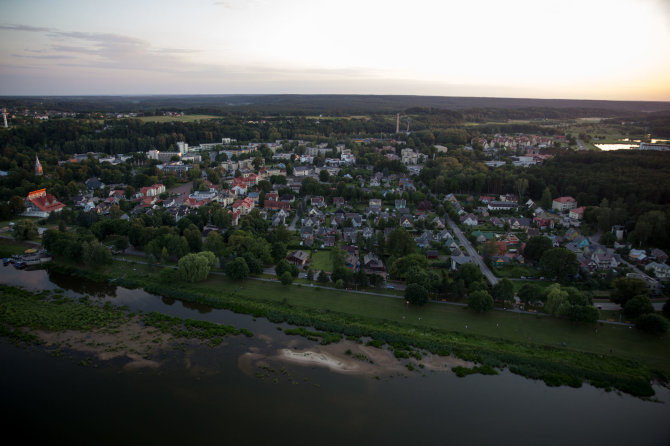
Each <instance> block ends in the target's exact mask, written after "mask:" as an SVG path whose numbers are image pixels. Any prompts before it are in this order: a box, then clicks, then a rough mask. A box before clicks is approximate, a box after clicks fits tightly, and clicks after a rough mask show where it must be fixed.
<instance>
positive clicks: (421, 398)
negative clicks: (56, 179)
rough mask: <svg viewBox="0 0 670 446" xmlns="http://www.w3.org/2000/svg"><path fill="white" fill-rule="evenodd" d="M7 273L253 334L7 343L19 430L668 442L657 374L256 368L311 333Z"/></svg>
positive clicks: (307, 438)
mask: <svg viewBox="0 0 670 446" xmlns="http://www.w3.org/2000/svg"><path fill="white" fill-rule="evenodd" d="M0 281H1V282H3V283H13V284H17V285H19V284H20V285H23V286H25V287H26V288H31V289H44V288H53V287H60V288H63V289H66V290H68V291H67V294H72V295H77V294H79V293H80V292H86V293H89V294H94V295H97V296H99V297H101V298H106V299H110V300H112V301H114V302H116V303H119V304H127V305H129V306H130V307H131V308H134V309H140V308H143V309H145V310H160V311H162V312H165V313H169V314H175V315H180V316H187V317H191V318H203V319H208V320H216V321H220V322H225V323H230V324H234V325H236V326H244V327H248V328H250V329H251V330H252V331H254V333H255V334H256V335H257V336H254V337H253V338H244V337H232V338H227V340H226V343H225V344H224V345H221V346H219V347H216V348H214V349H212V348H209V347H206V346H203V347H199V348H195V349H187V350H186V351H181V350H175V351H169V352H166V353H164V354H163V356H162V357H161V358H160V359H161V361H162V365H161V367H159V368H157V369H141V370H126V369H124V368H123V364H124V363H125V362H124V361H123V360H120V359H118V360H113V361H108V362H104V361H96V360H94V361H93V364H95V365H97V367H96V368H94V367H90V366H89V367H83V366H81V365H79V362H80V360H81V359H82V358H84V357H86V355H84V354H78V353H76V352H66V354H65V355H64V356H59V357H53V356H51V355H50V354H49V353H48V352H46V351H45V350H43V349H41V348H37V349H23V348H18V347H15V346H12V345H8V344H7V343H0V383H1V384H0V386H1V394H0V395H1V399H0V401H1V407H2V414H1V417H2V418H0V419H1V420H2V425H4V428H3V431H4V432H3V433H4V436H5V438H10V434H11V433H14V432H16V433H18V434H19V435H20V436H19V439H20V443H22V444H24V443H35V442H40V443H49V444H62V443H67V444H87V445H96V444H139V443H143V444H181V445H190V444H201V443H212V444H261V445H264V444H280V445H282V444H296V445H298V444H299V445H302V444H309V445H323V444H326V445H331V444H332V445H341V444H391V445H396V444H403V445H407V444H414V445H424V444H426V445H433V444H434V445H446V444H455V445H460V444H475V445H478V444H501V445H508V444H509V445H526V444H528V445H538V444H541V445H565V444H570V445H580V444H584V445H587V444H588V445H591V446H593V445H623V444H626V445H631V444H633V445H668V444H670V422H669V420H670V392H669V391H668V390H667V389H664V388H660V387H656V389H655V390H656V392H657V396H656V398H657V400H658V401H657V402H652V401H643V400H640V399H637V398H634V397H630V396H626V395H619V394H617V393H615V392H610V393H607V392H604V391H602V390H599V389H596V388H593V387H590V386H583V387H582V388H580V389H572V388H568V387H560V388H549V387H547V386H545V385H544V383H542V382H538V381H533V380H527V379H525V378H523V377H519V376H516V375H512V374H510V373H508V372H504V373H502V374H501V375H499V376H480V375H473V376H469V377H466V378H458V377H456V376H455V375H453V374H451V373H427V374H425V376H422V375H421V374H419V373H416V372H414V373H411V374H410V373H409V372H408V374H407V375H408V377H405V376H398V375H395V376H394V377H389V376H384V377H383V378H382V379H381V380H375V379H372V378H369V377H362V376H352V375H342V374H337V373H334V372H331V371H329V370H327V369H323V368H319V367H304V366H299V365H290V364H288V363H282V364H278V363H274V364H273V367H274V368H275V369H276V370H275V372H273V373H270V374H266V376H264V377H263V378H259V377H258V376H257V373H258V370H250V369H249V368H248V367H243V366H241V365H240V364H241V363H240V357H241V356H242V355H243V354H244V353H246V352H248V351H249V350H250V349H258V350H259V351H268V349H276V348H283V347H286V345H287V344H288V343H289V342H298V344H299V346H301V347H304V346H307V345H309V342H308V341H305V340H302V339H300V340H297V338H293V337H287V336H285V335H283V334H282V333H281V332H278V331H277V330H276V328H275V326H274V324H270V323H269V322H267V321H265V320H260V319H259V320H257V321H253V319H252V318H250V317H249V316H245V315H236V314H234V313H231V312H227V311H222V310H211V309H208V308H206V307H200V306H192V305H183V304H182V303H181V302H179V301H176V302H175V301H169V300H168V301H166V300H165V299H162V298H160V297H158V296H152V295H150V294H147V293H144V292H142V291H137V290H125V289H123V288H115V287H109V286H102V287H100V286H99V285H97V284H94V283H91V282H85V281H81V280H77V281H72V279H70V278H66V277H59V276H54V275H52V276H51V277H49V275H48V274H47V273H46V272H44V271H32V272H31V271H24V272H17V271H15V270H14V269H13V268H12V269H11V270H10V269H7V268H4V269H3V268H1V267H0ZM71 282H75V283H71ZM258 335H261V336H258ZM268 338H271V340H268ZM281 368H284V370H283V371H280V369H281ZM268 375H269V376H268Z"/></svg>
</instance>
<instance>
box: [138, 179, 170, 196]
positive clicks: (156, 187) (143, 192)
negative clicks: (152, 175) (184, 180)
mask: <svg viewBox="0 0 670 446" xmlns="http://www.w3.org/2000/svg"><path fill="white" fill-rule="evenodd" d="M163 192H165V186H164V185H162V184H160V183H158V184H153V185H151V186H147V187H143V188H141V189H140V191H139V192H138V193H137V194H135V198H139V199H141V198H144V197H156V196H158V195H160V194H162V193H163Z"/></svg>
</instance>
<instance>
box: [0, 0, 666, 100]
mask: <svg viewBox="0 0 670 446" xmlns="http://www.w3.org/2000/svg"><path fill="white" fill-rule="evenodd" d="M266 93H269V94H272V93H280V94H291V93H299V94H411V95H413V94H416V95H431V96H433V95H434V96H479V97H524V98H560V99H609V100H652V101H670V0H559V1H555V0H461V1H453V0H442V1H429V0H410V1H399V0H336V1H325V0H223V1H212V0H188V1H187V0H182V1H172V0H132V1H126V0H115V1H113V2H110V1H99V0H83V1H78V0H58V1H57V0H50V1H46V0H43V1H41V0H0V95H93V94H105V95H108V94H109V95H112V94H266Z"/></svg>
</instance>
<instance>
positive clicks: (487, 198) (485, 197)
mask: <svg viewBox="0 0 670 446" xmlns="http://www.w3.org/2000/svg"><path fill="white" fill-rule="evenodd" d="M479 201H481V202H482V203H484V204H489V203H490V202H492V201H496V197H491V196H490V195H481V196H480V197H479Z"/></svg>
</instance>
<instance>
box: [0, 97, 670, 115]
mask: <svg viewBox="0 0 670 446" xmlns="http://www.w3.org/2000/svg"><path fill="white" fill-rule="evenodd" d="M0 104H1V105H2V106H6V107H12V106H19V105H22V106H29V107H40V106H42V107H44V108H46V109H53V110H64V111H75V112H87V111H101V112H131V111H155V110H184V111H186V110H198V111H199V112H210V113H211V112H219V113H221V112H223V113H225V112H235V111H256V112H274V113H301V114H314V113H317V114H320V113H323V114H355V113H388V112H402V111H404V110H406V109H410V108H426V109H441V110H453V111H463V110H477V109H508V110H509V109H535V110H541V109H564V110H565V109H572V110H582V113H579V114H578V115H585V113H584V111H585V110H588V111H589V112H588V113H586V114H588V115H590V116H613V115H616V114H621V113H624V114H627V113H649V112H659V111H670V102H651V101H603V100H570V99H524V98H477V97H453V96H408V95H299V94H289V95H283V94H271V95H148V96H4V97H0Z"/></svg>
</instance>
